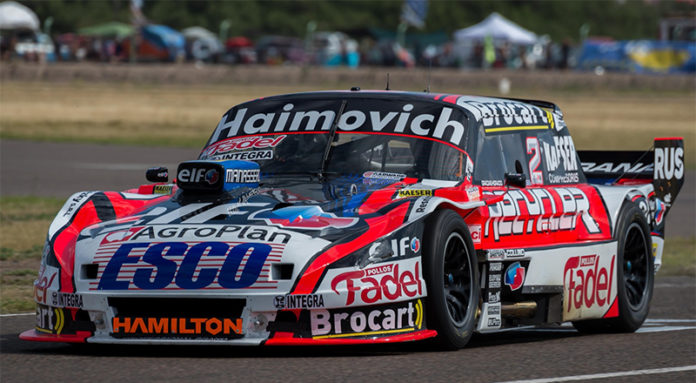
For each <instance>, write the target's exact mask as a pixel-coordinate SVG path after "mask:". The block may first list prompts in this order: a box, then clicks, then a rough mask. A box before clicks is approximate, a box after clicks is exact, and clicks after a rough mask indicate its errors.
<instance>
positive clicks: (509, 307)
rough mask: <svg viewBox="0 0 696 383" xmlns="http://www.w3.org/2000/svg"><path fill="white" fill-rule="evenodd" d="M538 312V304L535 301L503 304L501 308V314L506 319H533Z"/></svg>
mask: <svg viewBox="0 0 696 383" xmlns="http://www.w3.org/2000/svg"><path fill="white" fill-rule="evenodd" d="M536 310H537V303H536V302H534V301H531V302H516V303H512V304H503V305H501V307H500V313H501V315H502V316H504V317H516V318H532V317H533V316H534V315H535V314H536Z"/></svg>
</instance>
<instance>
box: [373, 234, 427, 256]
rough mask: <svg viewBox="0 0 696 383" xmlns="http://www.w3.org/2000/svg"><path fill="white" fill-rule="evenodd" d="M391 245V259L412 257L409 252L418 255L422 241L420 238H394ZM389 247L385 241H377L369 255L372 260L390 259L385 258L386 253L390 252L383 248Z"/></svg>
mask: <svg viewBox="0 0 696 383" xmlns="http://www.w3.org/2000/svg"><path fill="white" fill-rule="evenodd" d="M389 243H390V245H391V257H406V256H408V255H411V253H410V252H409V251H408V250H411V252H413V253H418V252H419V251H420V246H421V245H420V240H419V239H418V237H413V238H410V237H403V238H399V239H397V238H393V239H392V240H391V241H390V242H389ZM385 246H387V245H386V244H385V242H384V241H377V242H374V243H373V244H372V245H370V248H369V249H368V251H367V253H368V254H369V255H370V258H371V259H381V258H388V257H384V256H383V255H384V253H385V252H388V250H387V249H385V248H383V247H385Z"/></svg>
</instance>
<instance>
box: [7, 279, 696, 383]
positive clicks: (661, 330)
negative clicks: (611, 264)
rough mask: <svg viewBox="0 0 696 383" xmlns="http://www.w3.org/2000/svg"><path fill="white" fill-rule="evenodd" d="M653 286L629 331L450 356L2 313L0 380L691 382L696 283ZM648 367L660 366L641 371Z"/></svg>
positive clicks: (488, 344) (539, 333)
mask: <svg viewBox="0 0 696 383" xmlns="http://www.w3.org/2000/svg"><path fill="white" fill-rule="evenodd" d="M654 291H655V294H654V296H653V301H652V308H651V312H650V317H649V318H650V319H649V320H648V322H646V324H645V325H644V326H643V327H642V328H641V329H640V330H638V331H639V332H638V333H635V334H604V335H580V334H579V333H577V332H576V331H575V330H573V329H572V328H568V327H560V328H550V329H528V330H517V331H511V332H502V333H497V334H487V335H477V336H475V337H474V338H473V339H472V342H471V343H470V344H469V346H467V347H466V348H464V349H462V350H459V351H454V352H443V351H438V350H436V349H434V348H432V347H431V346H429V345H428V344H426V343H408V344H399V345H389V346H369V347H366V346H355V347H328V348H325V347H321V348H318V347H302V348H298V347H280V348H269V347H267V348H258V347H253V348H247V347H223V346H216V347H161V346H157V347H155V346H117V347H116V346H101V345H99V346H96V345H84V346H79V347H78V346H71V345H64V344H54V343H34V342H25V341H21V340H19V339H18V338H17V334H18V333H19V332H21V331H23V330H26V329H29V328H31V327H32V326H33V322H34V317H33V316H32V315H21V316H10V317H7V316H5V317H0V334H1V335H0V347H1V351H2V354H1V355H0V366H1V367H0V380H2V382H33V381H42V382H66V381H72V382H80V381H87V380H93V381H104V382H111V381H114V382H116V381H118V382H130V381H142V382H150V381H153V382H154V381H166V382H191V381H200V382H203V381H223V382H224V381H232V380H235V381H239V382H245V381H261V382H266V381H282V382H305V381H351V382H372V381H387V382H392V381H402V382H403V381H405V382H411V381H420V382H507V381H520V380H522V381H527V380H530V379H545V378H546V379H552V380H551V381H561V380H562V379H561V378H563V377H566V379H568V378H567V377H577V376H579V375H588V374H602V375H600V376H612V374H614V373H622V374H619V375H623V376H618V377H612V378H608V379H606V378H604V379H593V380H591V381H612V382H616V381H618V382H624V381H625V382H694V381H696V281H694V280H693V279H692V278H687V277H664V278H659V279H658V280H657V283H656V286H655V290H654ZM679 368H682V371H679ZM655 369H662V370H661V371H660V372H658V373H654V372H655V371H652V372H653V374H649V375H640V374H641V373H645V372H651V371H649V370H655ZM646 370H648V371H646ZM675 370H676V371H675ZM585 380H586V379H585ZM541 381H544V380H541Z"/></svg>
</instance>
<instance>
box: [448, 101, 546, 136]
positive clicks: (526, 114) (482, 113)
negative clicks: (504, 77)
mask: <svg viewBox="0 0 696 383" xmlns="http://www.w3.org/2000/svg"><path fill="white" fill-rule="evenodd" d="M457 105H459V106H462V107H464V108H465V109H467V110H468V111H469V112H471V113H472V114H473V115H474V117H475V118H476V119H477V120H480V121H481V122H482V123H483V126H484V127H486V128H487V127H497V126H512V125H516V126H528V125H531V126H534V125H541V124H543V125H547V126H553V117H552V114H551V113H546V112H545V111H544V110H543V109H541V108H539V107H536V106H533V105H528V104H524V103H521V102H515V101H502V100H501V101H495V102H488V101H482V100H476V101H474V100H472V99H470V98H465V97H460V98H459V99H458V100H457Z"/></svg>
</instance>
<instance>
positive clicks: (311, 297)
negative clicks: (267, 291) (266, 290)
mask: <svg viewBox="0 0 696 383" xmlns="http://www.w3.org/2000/svg"><path fill="white" fill-rule="evenodd" d="M273 305H274V306H275V308H277V309H278V310H282V309H310V310H311V309H316V308H321V307H324V296H323V295H321V294H302V295H293V294H288V295H277V296H276V297H275V298H273Z"/></svg>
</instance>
